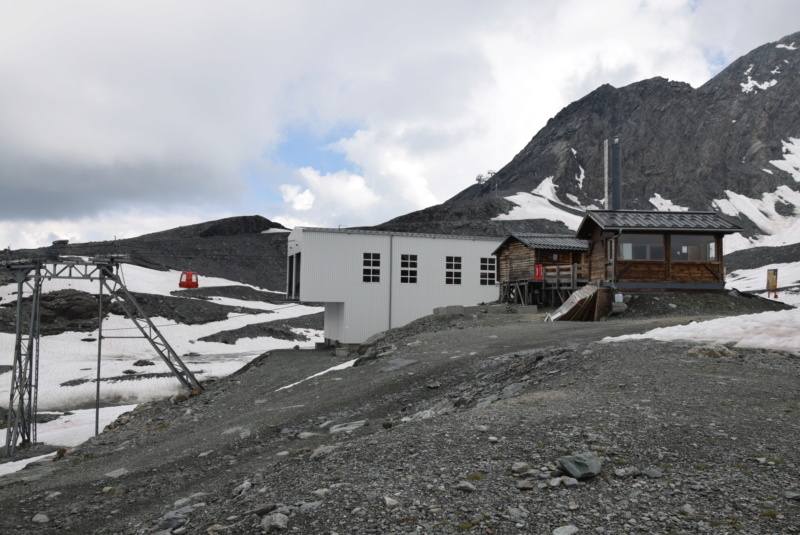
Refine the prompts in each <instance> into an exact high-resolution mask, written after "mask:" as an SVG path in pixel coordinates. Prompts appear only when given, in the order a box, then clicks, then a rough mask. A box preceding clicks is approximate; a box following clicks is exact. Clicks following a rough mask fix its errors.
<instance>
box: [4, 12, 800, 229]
mask: <svg viewBox="0 0 800 535" xmlns="http://www.w3.org/2000/svg"><path fill="white" fill-rule="evenodd" d="M0 9H2V16H0V76H1V77H2V79H3V84H0V188H2V191H3V195H2V196H0V214H3V217H5V218H7V219H8V222H7V223H6V224H5V225H4V232H6V233H7V234H8V235H11V236H12V237H15V236H21V235H22V234H23V233H24V232H34V231H33V230H31V229H33V228H34V227H35V228H38V226H39V225H45V226H47V225H51V226H52V225H54V224H55V223H58V224H57V225H54V226H55V227H56V228H54V232H55V233H56V234H64V233H68V232H67V231H68V230H69V229H70V228H72V227H71V226H74V225H76V224H77V222H79V221H81V222H83V223H85V224H88V225H90V227H92V229H93V231H94V230H95V229H96V231H97V232H98V233H102V232H103V231H104V230H105V231H106V232H108V230H106V229H104V228H103V227H102V226H101V224H102V222H103V221H104V220H103V218H102V217H99V215H100V214H103V213H111V212H112V211H119V213H120V214H121V215H122V217H123V218H124V214H126V213H129V212H131V211H135V210H149V209H151V208H152V209H156V210H159V211H160V213H162V214H163V215H164V218H163V220H162V224H163V226H162V227H161V228H162V229H163V228H167V225H169V224H172V220H171V219H170V218H171V217H173V216H171V215H170V214H175V213H178V212H179V211H180V212H182V213H185V214H189V215H188V216H187V217H188V218H189V219H191V218H193V217H194V215H195V214H194V213H192V211H191V208H188V207H198V206H204V207H205V208H204V209H205V210H208V211H210V212H224V213H234V214H235V213H243V212H244V213H252V212H258V211H260V209H261V208H262V207H263V206H265V205H267V204H268V203H269V202H272V201H277V200H278V199H283V206H282V207H281V208H275V210H274V212H273V213H263V214H262V215H264V216H266V217H269V218H271V219H272V218H276V217H278V214H282V213H283V214H284V215H285V217H287V218H292V217H293V218H298V217H300V216H299V215H298V214H299V213H302V214H303V215H302V218H303V219H304V220H307V221H312V222H313V221H317V222H320V223H322V222H328V223H329V224H346V225H349V224H376V223H379V222H382V221H385V220H387V219H389V218H391V217H394V216H397V215H400V214H402V213H406V212H408V211H410V210H415V209H419V208H422V207H425V206H429V205H431V204H435V203H439V202H442V201H444V200H446V199H447V198H449V197H450V196H452V195H454V194H456V193H457V192H459V191H460V190H462V189H463V188H465V187H467V186H469V185H471V184H472V183H473V182H474V178H475V175H476V174H478V173H483V172H485V171H486V170H488V169H494V170H497V169H499V168H500V167H502V166H503V165H505V164H506V163H507V162H508V161H509V160H510V159H511V158H512V157H513V156H514V155H515V154H516V153H517V152H518V151H519V150H521V149H522V148H523V146H524V145H525V144H526V143H527V142H528V141H529V140H530V138H531V137H532V136H533V135H534V134H535V133H536V132H537V131H538V130H539V129H540V128H541V127H542V126H544V124H545V123H546V121H547V119H548V118H549V117H552V116H554V115H555V114H556V113H557V112H558V111H559V110H560V109H561V108H562V107H563V106H565V105H567V104H569V103H570V102H571V101H573V100H575V99H577V98H580V97H583V96H584V95H585V94H587V93H588V92H589V91H591V90H593V89H595V88H596V87H597V86H599V85H601V84H603V83H611V84H612V85H615V86H622V85H626V84H629V83H632V82H635V81H638V80H641V79H644V78H648V77H652V76H664V77H667V78H671V79H675V80H682V81H687V82H689V83H691V84H692V85H694V86H697V85H700V84H702V83H703V82H705V81H706V80H707V79H708V78H709V77H710V76H711V75H712V74H713V73H714V72H715V70H716V69H718V68H719V67H720V65H719V64H718V63H719V62H720V61H722V60H721V59H720V58H723V60H724V61H725V62H728V61H730V60H732V59H734V58H735V57H736V56H737V55H740V54H744V53H746V52H748V51H749V50H750V49H752V48H754V47H755V46H758V45H760V44H763V43H765V42H767V41H770V40H777V39H779V38H780V37H782V36H783V35H785V34H788V33H791V32H793V31H796V27H793V26H795V25H796V23H795V22H794V21H793V20H792V19H791V17H786V16H785V13H790V12H792V10H793V9H794V6H793V5H792V3H791V2H789V1H788V0H765V1H761V2H758V3H755V2H753V1H751V0H730V1H728V0H707V1H704V2H701V3H697V2H695V1H694V0H669V1H661V2H644V3H643V2H640V1H639V0H615V1H613V2H604V3H598V2H596V1H592V0H565V1H563V2H560V3H558V4H553V3H552V2H544V1H541V0H539V1H532V2H531V1H521V0H504V1H498V2H491V3H488V2H487V3H470V4H469V5H468V6H465V4H463V3H462V2H456V1H443V2H435V3H430V2H422V1H409V2H404V3H402V4H396V3H395V4H391V3H390V4H387V3H383V2H369V1H365V0H342V1H341V2H323V3H320V2H310V1H297V2H279V1H277V0H275V1H264V2H256V1H247V0H231V1H230V2H225V3H219V2H211V1H209V0H197V1H193V2H191V3H189V2H182V1H177V2H170V3H166V4H165V3H163V2H157V1H156V0H142V1H140V2H136V3H135V4H126V3H109V2H103V1H100V0H94V1H92V0H85V1H81V2H75V1H50V2H47V1H45V2H44V4H42V3H40V2H37V3H30V2H16V3H10V2H4V3H3V4H2V8H0ZM716 21H721V22H716ZM297 125H300V126H302V127H303V128H305V129H306V130H308V131H310V132H313V133H315V134H320V135H321V136H322V137H325V138H328V136H327V135H326V134H327V133H329V132H333V131H339V130H341V129H342V127H343V126H344V127H347V126H350V127H351V128H350V133H349V134H348V135H346V136H345V137H343V138H342V139H340V140H338V141H337V142H335V143H333V145H332V147H335V148H336V150H339V151H341V152H342V154H343V156H344V157H345V158H346V159H347V160H348V161H349V162H350V163H352V165H353V167H352V168H350V170H349V171H346V170H341V171H338V172H337V170H332V169H326V170H325V171H326V172H324V173H323V172H319V171H318V172H314V171H313V169H303V170H300V168H303V167H309V168H310V167H312V166H313V165H314V164H313V163H312V162H308V163H304V162H302V161H301V162H293V163H296V164H297V167H298V169H290V170H288V171H286V172H281V173H277V174H276V173H272V172H267V171H262V172H258V173H255V174H248V172H247V170H252V169H256V170H259V169H262V170H263V169H264V168H266V167H269V163H265V162H276V153H275V149H276V147H277V146H278V145H279V144H280V142H281V140H282V139H283V136H284V135H285V133H286V132H287V131H288V130H291V128H292V127H294V126H297ZM353 125H355V127H356V128H357V131H356V132H354V133H353V132H352V131H353V128H352V126H353ZM278 163H280V162H278ZM282 186H289V187H290V188H291V189H286V188H285V187H283V188H282ZM297 188H299V189H297ZM265 195H267V196H271V197H270V198H269V199H266V198H265V197H264V196H265ZM339 203H341V204H339ZM186 210H189V211H186ZM112 219H113V218H112ZM95 221H96V222H95ZM38 222H41V223H38ZM141 228H142V229H144V226H142V227H141ZM35 232H39V231H35ZM142 232H144V230H142V231H138V232H136V233H138V234H140V233H142ZM106 237H110V236H106ZM37 239H38V238H37ZM15 240H16V238H15Z"/></svg>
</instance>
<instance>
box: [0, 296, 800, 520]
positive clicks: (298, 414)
mask: <svg viewBox="0 0 800 535" xmlns="http://www.w3.org/2000/svg"><path fill="white" fill-rule="evenodd" d="M731 299H733V298H731ZM762 301H763V300H762ZM756 303H759V304H763V303H760V302H758V301H756ZM673 304H675V303H673ZM724 304H725V305H726V306H727V302H724ZM669 308H670V309H672V307H669ZM736 308H737V310H741V308H742V307H741V306H740V307H736ZM722 312H723V310H721V309H719V307H716V308H715V307H711V308H710V309H707V310H703V309H698V310H697V311H696V312H693V313H690V314H687V315H685V316H676V317H662V316H658V317H644V314H642V316H640V317H638V318H636V317H632V318H628V319H624V318H623V319H618V320H614V321H605V322H597V323H581V324H577V323H566V322H564V323H542V322H541V321H539V320H540V319H541V315H539V316H524V315H483V314H480V315H476V316H474V317H473V316H464V317H454V316H450V317H447V316H445V317H428V318H423V319H421V320H418V321H417V322H414V323H413V324H411V325H409V326H407V327H405V328H403V329H399V330H395V331H391V332H389V333H386V335H385V336H383V337H378V338H377V339H376V340H375V343H374V344H373V345H372V346H370V347H365V348H363V350H362V351H361V353H363V354H364V355H370V356H371V357H374V358H369V359H364V360H362V361H361V363H362V364H363V365H359V366H357V367H353V368H348V369H343V370H339V371H332V372H330V373H327V374H324V375H320V376H317V377H314V378H311V379H308V380H305V381H303V382H300V383H298V384H294V383H296V382H297V381H300V380H301V379H303V378H306V377H309V376H312V375H313V374H315V373H318V372H321V371H324V370H327V369H329V368H330V367H331V366H334V365H336V364H339V363H341V362H343V361H344V360H345V359H341V358H337V357H335V356H333V355H332V354H331V353H330V352H329V351H276V352H270V353H267V354H265V355H263V356H262V357H260V358H259V359H257V360H256V361H254V362H253V363H251V364H250V365H248V366H247V367H246V368H245V369H243V370H242V371H241V372H239V373H237V374H236V375H234V376H231V377H228V378H225V379H223V380H219V381H217V382H215V383H211V384H208V385H206V390H205V392H203V393H202V394H200V395H196V396H190V397H188V398H186V399H182V398H177V399H173V400H164V401H160V402H153V403H148V404H144V405H141V406H139V407H138V408H137V409H136V410H134V411H133V412H131V413H128V414H126V415H123V416H122V417H120V419H119V420H118V421H117V422H115V423H114V424H112V425H111V426H110V427H113V429H108V430H107V431H105V432H104V433H102V434H101V435H100V436H98V437H96V438H94V439H92V440H90V441H89V442H87V443H86V444H84V445H82V446H80V447H78V448H75V449H73V450H71V451H66V452H65V455H63V457H61V458H60V460H58V461H45V462H42V463H37V464H36V465H35V466H33V467H32V468H29V469H26V470H22V471H21V472H19V473H17V474H14V475H10V476H5V477H2V478H0V508H1V510H2V515H0V530H2V532H3V533H125V534H128V533H131V534H146V533H164V534H166V533H175V534H180V533H225V534H228V533H230V534H244V533H261V532H291V533H309V534H316V533H320V534H333V533H337V534H345V533H409V534H410V533H465V532H469V533H488V534H505V533H534V534H538V533H542V534H552V533H555V534H558V535H563V534H566V533H665V534H666V533H685V534H697V533H720V534H722V533H746V534H772V533H774V534H779V533H797V532H798V528H797V526H800V502H799V501H797V499H798V497H800V496H799V495H798V494H799V493H800V483H798V481H800V479H799V478H798V476H799V475H800V473H799V471H798V465H797V463H798V459H797V446H796V445H797V443H798V439H799V438H800V418H798V414H799V413H800V408H798V398H799V397H798V394H800V359H799V358H798V356H797V355H792V354H786V353H779V352H773V351H765V350H759V349H746V350H745V349H737V348H729V347H724V346H718V347H704V346H702V345H698V344H694V343H688V342H676V343H663V342H655V341H632V342H623V343H607V342H602V341H601V340H602V339H603V338H604V337H606V336H615V335H620V334H624V333H633V332H642V331H645V330H649V329H651V328H654V327H658V326H664V325H670V324H677V323H684V322H687V321H690V320H702V319H703V318H707V317H710V316H718V315H724V314H722ZM293 384H294V385H293ZM288 385H293V386H291V387H289V388H283V389H281V387H285V386H288ZM31 453H33V452H31ZM576 454H589V457H591V456H592V454H594V455H596V456H597V460H599V461H600V463H601V465H602V468H601V469H600V470H599V473H598V474H597V475H593V476H590V477H583V476H581V477H572V476H571V475H570V474H569V473H568V472H566V470H560V469H559V467H560V466H561V465H560V464H559V459H562V460H563V463H564V464H565V465H568V464H569V463H568V462H567V461H566V459H564V458H565V457H568V456H572V455H576ZM590 461H591V459H590ZM591 462H595V461H591ZM578 475H580V474H578ZM281 526H284V527H283V528H281Z"/></svg>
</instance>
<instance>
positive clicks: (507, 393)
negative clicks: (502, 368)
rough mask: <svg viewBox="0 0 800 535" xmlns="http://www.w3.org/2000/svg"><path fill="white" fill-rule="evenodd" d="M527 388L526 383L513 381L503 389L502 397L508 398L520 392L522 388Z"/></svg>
mask: <svg viewBox="0 0 800 535" xmlns="http://www.w3.org/2000/svg"><path fill="white" fill-rule="evenodd" d="M523 388H525V383H513V384H510V385H508V386H507V387H505V388H504V389H503V392H502V393H501V394H500V398H501V399H508V398H510V397H513V396H515V395H517V394H519V393H520V392H521V391H522V389H523Z"/></svg>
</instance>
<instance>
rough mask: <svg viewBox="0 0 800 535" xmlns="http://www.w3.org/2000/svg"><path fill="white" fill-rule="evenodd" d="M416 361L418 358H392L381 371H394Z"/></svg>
mask: <svg viewBox="0 0 800 535" xmlns="http://www.w3.org/2000/svg"><path fill="white" fill-rule="evenodd" d="M416 363H417V361H416V360H411V359H392V360H390V361H389V362H387V363H386V364H387V365H386V366H384V367H383V368H381V369H380V370H379V371H382V372H393V371H397V370H399V369H400V368H405V367H406V366H411V365H412V364H416Z"/></svg>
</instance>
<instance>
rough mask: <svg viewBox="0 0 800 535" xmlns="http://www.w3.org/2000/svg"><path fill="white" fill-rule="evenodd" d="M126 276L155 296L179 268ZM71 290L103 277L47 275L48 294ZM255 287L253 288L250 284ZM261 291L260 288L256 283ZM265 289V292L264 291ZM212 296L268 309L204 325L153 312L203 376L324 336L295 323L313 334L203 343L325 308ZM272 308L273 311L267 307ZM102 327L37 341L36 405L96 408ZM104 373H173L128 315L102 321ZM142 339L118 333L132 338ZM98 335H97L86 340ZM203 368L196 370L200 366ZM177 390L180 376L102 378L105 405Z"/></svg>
mask: <svg viewBox="0 0 800 535" xmlns="http://www.w3.org/2000/svg"><path fill="white" fill-rule="evenodd" d="M123 271H124V280H125V284H126V286H127V287H128V289H129V290H131V291H135V292H142V293H150V294H155V295H165V296H169V295H170V293H169V292H171V291H173V290H177V289H178V280H179V276H180V272H177V271H154V270H149V269H145V268H141V267H136V266H125V267H124V268H123ZM200 284H201V286H202V287H210V286H233V285H237V286H244V285H242V284H240V283H236V282H232V281H228V280H224V279H216V278H210V277H209V278H206V277H201V280H200ZM63 288H73V289H76V290H83V291H86V292H89V293H93V294H97V292H98V283H97V282H94V283H90V282H89V281H74V280H52V281H45V283H44V285H43V286H42V291H43V292H45V293H46V292H52V291H55V290H58V289H63ZM253 288H254V287H253ZM16 289H17V288H16V285H8V286H3V287H0V297H2V302H4V303H8V302H10V301H14V300H15V299H16V296H15V295H13V292H15V291H16ZM256 289H258V290H260V289H259V288H256ZM261 291H263V290H261ZM213 301H215V302H218V303H221V304H225V305H230V306H239V307H246V308H251V309H252V308H255V309H262V310H264V311H265V313H263V314H229V315H228V318H227V319H225V320H223V321H218V322H213V323H207V324H203V325H183V324H179V323H176V322H174V321H172V320H168V319H165V318H159V317H154V318H151V319H152V321H153V323H154V324H155V325H156V326H157V327H158V329H159V331H160V332H161V334H162V335H163V336H164V338H166V340H167V342H168V343H169V344H170V346H172V348H173V349H174V350H175V352H176V353H177V354H178V355H179V356H180V357H181V360H182V361H183V362H184V364H186V365H187V366H188V367H189V369H190V370H192V372H193V373H195V375H196V376H197V378H198V379H199V380H203V379H205V378H211V377H222V376H225V375H229V374H230V373H233V372H234V371H236V370H238V369H239V368H241V367H242V366H243V365H244V364H246V363H247V362H249V361H250V360H252V359H253V358H255V357H257V356H258V355H260V354H262V353H264V352H265V351H269V350H272V349H282V348H290V347H294V346H295V345H299V346H300V347H313V346H314V343H315V342H321V341H323V339H324V336H323V334H322V331H315V330H310V329H296V332H300V333H302V334H305V335H306V336H308V337H309V339H310V340H309V341H308V342H304V343H298V342H294V341H287V340H278V339H275V338H266V337H265V338H242V339H240V340H238V341H237V342H236V344H234V345H228V344H222V343H218V342H201V341H199V340H198V339H199V338H202V337H204V336H207V335H210V334H214V333H217V332H220V331H226V330H232V329H238V328H240V327H244V326H247V325H250V324H254V323H264V322H268V321H275V320H281V319H289V318H294V317H298V316H303V315H307V314H314V313H317V312H320V311H321V310H322V309H320V308H315V307H307V306H302V305H273V304H270V303H266V302H257V301H240V300H236V299H229V298H215V299H213ZM267 311H272V313H268V312H267ZM97 335H98V333H97V331H94V332H91V333H90V332H84V333H78V332H66V333H62V334H59V335H55V336H42V337H40V341H39V349H40V357H39V363H40V373H39V390H38V392H39V394H38V406H39V408H40V409H41V410H58V411H63V410H71V409H79V408H83V407H88V406H93V404H94V399H95V394H96V384H95V383H94V382H93V380H94V379H95V378H96V377H97V342H96V338H97ZM103 336H104V338H103V341H102V361H101V366H100V368H101V378H109V377H120V376H122V375H123V371H124V370H135V371H136V372H138V373H169V372H170V370H169V368H168V367H167V365H166V364H165V363H164V362H163V361H162V360H161V358H160V357H158V356H157V353H156V352H155V350H154V349H153V348H152V346H150V344H149V343H148V342H147V341H146V340H145V339H144V338H140V333H139V331H138V329H137V328H136V327H135V326H134V324H133V323H132V322H131V321H130V320H128V319H127V318H126V317H123V316H116V315H109V316H108V317H107V319H104V321H103ZM129 336H135V337H137V338H114V337H129ZM87 339H95V341H83V340H87ZM14 342H15V335H13V334H8V333H0V364H4V365H9V366H10V365H11V364H12V362H13V355H14ZM140 359H147V360H150V361H151V362H153V363H154V365H153V366H143V367H133V366H132V364H133V363H134V362H136V361H137V360H140ZM200 371H201V372H202V373H198V372H200ZM76 379H78V380H80V379H82V380H87V381H88V382H85V383H83V384H79V385H76V386H62V385H63V383H65V382H66V381H70V380H76ZM10 385H11V372H7V373H3V374H0V403H2V404H3V405H5V403H4V400H8V399H9V395H10V392H9V389H10ZM179 389H180V383H179V382H178V380H177V379H176V378H175V377H172V376H170V377H165V378H143V379H136V380H125V381H114V382H108V381H101V384H100V395H101V401H102V403H104V404H114V405H118V404H120V403H125V404H130V403H141V402H145V401H151V400H153V399H160V398H163V397H167V396H169V395H171V394H173V393H175V392H177V391H178V390H179Z"/></svg>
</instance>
